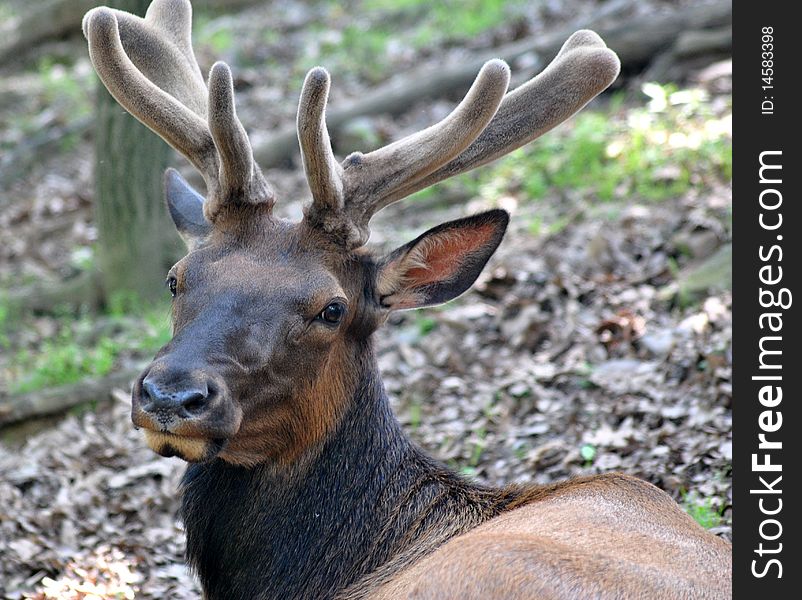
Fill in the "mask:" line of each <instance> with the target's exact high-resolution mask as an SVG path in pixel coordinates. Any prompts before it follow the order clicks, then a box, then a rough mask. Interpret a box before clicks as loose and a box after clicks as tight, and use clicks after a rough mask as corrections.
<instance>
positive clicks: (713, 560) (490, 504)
mask: <svg viewBox="0 0 802 600" xmlns="http://www.w3.org/2000/svg"><path fill="white" fill-rule="evenodd" d="M84 33H85V34H86V36H87V39H88V40H89V49H90V55H91V58H92V62H93V64H94V66H95V68H96V70H97V72H98V74H99V75H100V78H101V80H102V81H103V83H104V84H105V85H106V87H107V88H108V89H109V91H110V92H111V93H112V95H114V97H115V98H116V99H117V100H118V101H119V102H120V103H121V104H122V105H123V106H124V107H125V108H126V109H127V110H128V111H130V112H131V113H132V114H133V115H134V116H136V117H137V118H139V119H140V120H141V121H142V122H143V123H145V124H146V125H148V126H149V127H150V128H151V129H153V130H154V131H155V132H156V133H158V134H159V135H161V136H162V137H163V138H164V139H165V140H166V141H167V142H168V143H170V144H171V145H172V146H173V147H175V148H176V149H177V150H179V151H180V152H181V153H182V154H183V155H184V156H186V158H188V159H189V160H190V162H191V163H192V164H193V165H194V166H195V167H196V168H197V169H198V170H199V171H200V172H201V174H202V175H203V177H204V179H205V182H206V187H207V197H206V199H204V198H202V197H201V196H200V195H199V194H198V193H196V192H195V191H194V190H193V189H191V188H190V187H189V185H188V184H187V183H186V182H185V181H184V180H183V179H182V178H181V177H180V176H179V175H178V173H177V172H175V171H168V173H167V176H166V179H165V181H166V195H167V203H168V207H169V209H170V213H171V215H172V217H173V220H174V221H175V224H176V226H177V228H178V230H179V232H180V233H181V234H182V236H183V237H184V239H185V241H186V242H187V245H188V248H189V253H188V254H187V256H186V257H184V258H183V259H182V260H180V261H179V262H178V263H177V264H176V265H175V266H174V267H173V268H172V269H171V271H170V273H169V275H168V285H169V288H170V291H171V292H172V294H173V296H174V300H173V315H172V319H173V328H174V336H173V339H172V340H171V341H170V342H169V343H168V344H167V345H166V346H164V348H162V349H161V350H160V351H159V353H158V354H157V355H156V358H155V359H154V361H153V362H152V363H151V364H150V365H149V366H148V368H147V369H146V370H145V371H144V372H143V373H142V375H141V376H140V377H139V379H138V380H137V382H136V383H135V386H134V390H133V398H132V419H133V422H134V423H135V424H136V425H137V426H139V427H141V428H142V429H143V430H144V433H145V438H146V441H147V443H148V445H149V446H150V447H151V448H152V449H153V450H155V451H156V452H158V453H160V454H162V455H165V456H172V455H176V456H179V457H181V458H183V459H185V460H187V461H189V463H190V464H189V466H188V468H187V471H186V474H185V476H184V480H183V485H182V492H183V504H182V516H183V519H184V523H185V527H186V532H187V558H188V560H189V563H190V564H191V566H192V567H193V568H194V570H195V571H196V572H197V574H198V576H199V578H200V581H201V584H202V586H203V590H204V595H205V597H207V598H212V599H232V598H233V599H237V598H243V599H245V598H247V599H252V598H262V599H267V598H282V599H289V598H310V599H312V598H314V599H318V598H352V599H355V598H388V599H390V598H393V599H396V598H477V599H479V598H481V599H488V598H509V599H515V598H570V599H575V598H585V597H594V598H649V599H655V598H696V597H698V598H722V597H728V596H729V595H730V594H731V589H730V570H731V558H730V546H729V544H727V543H726V542H724V541H722V540H720V539H719V538H717V537H715V536H713V535H711V534H709V533H707V532H705V531H704V530H703V529H702V528H701V527H699V526H698V525H696V524H695V523H694V522H693V521H692V520H691V519H690V518H689V517H688V516H687V515H685V514H684V512H683V511H682V510H681V509H680V508H679V507H678V506H677V505H676V503H674V502H673V500H672V499H671V498H670V497H669V496H668V495H667V494H665V493H664V492H662V491H660V490H658V489H657V488H655V487H654V486H652V485H651V484H648V483H646V482H643V481H640V480H638V479H635V478H633V477H629V476H626V475H621V474H610V475H601V476H595V477H585V478H579V479H573V480H570V481H566V482H564V483H559V484H554V485H549V486H540V487H518V486H510V487H506V488H489V487H483V486H479V485H476V484H474V483H471V482H469V481H466V480H465V479H463V478H461V477H460V476H458V475H457V474H455V473H453V472H452V471H450V470H449V469H447V468H446V467H444V466H443V465H441V464H439V463H437V462H436V461H434V460H432V459H431V458H429V457H428V456H427V455H425V454H424V453H423V452H422V451H421V450H420V449H418V448H417V447H416V446H415V445H414V444H413V443H412V442H411V441H410V439H409V438H408V437H407V436H406V434H405V433H404V432H403V431H402V430H401V428H400V426H399V424H398V422H397V421H396V419H395V417H394V416H393V413H392V411H391V409H390V405H389V402H388V399H387V396H386V394H385V391H384V388H383V386H382V383H381V379H380V375H379V372H378V367H377V362H376V357H375V355H374V352H373V346H372V343H371V336H372V333H373V332H374V330H376V329H377V328H378V327H379V326H380V325H381V324H382V323H383V322H384V321H385V320H386V318H387V316H388V314H389V313H390V312H392V311H394V310H402V309H411V308H417V307H422V306H428V305H432V304H439V303H442V302H445V301H448V300H450V299H451V298H454V297H456V296H458V295H459V294H461V293H462V292H464V291H465V290H466V289H467V288H468V287H469V286H470V285H471V284H472V283H473V281H474V280H475V279H476V277H477V276H478V274H479V272H480V271H481V269H482V268H483V266H484V265H485V263H486V262H487V260H488V258H489V257H490V255H491V254H492V253H493V252H494V251H495V249H496V247H497V246H498V244H499V243H500V241H501V238H502V236H503V234H504V231H505V228H506V226H507V220H508V217H507V214H506V213H505V212H503V211H500V210H491V211H489V212H485V213H482V214H479V215H475V216H471V217H467V218H464V219H460V220H457V221H452V222H448V223H445V224H443V225H440V226H438V227H435V228H434V229H431V230H429V231H427V232H426V233H424V234H422V235H421V236H420V237H418V238H417V239H415V240H413V241H412V242H410V243H408V244H406V245H404V246H402V247H400V248H398V249H397V250H395V251H393V252H390V253H389V254H387V255H384V256H377V255H375V254H373V253H372V252H370V251H368V250H366V249H365V248H364V245H365V243H366V242H367V239H368V236H369V229H368V226H369V221H370V218H371V216H372V215H373V214H374V213H375V212H376V211H378V210H380V209H381V208H383V207H385V206H387V205H388V204H390V203H392V202H395V201H397V200H400V199H402V198H404V197H406V196H408V195H409V194H411V193H413V192H415V191H417V190H419V189H422V188H424V187H427V186H429V185H432V184H433V183H435V182H437V181H440V180H443V179H445V178H447V177H450V176H452V175H455V174H458V173H461V172H464V171H467V170H469V169H472V168H474V167H476V166H478V165H481V164H484V163H486V162H488V161H490V160H493V159H494V158H497V157H499V156H501V155H503V154H505V153H507V152H510V151H511V150H513V149H515V148H517V147H519V146H521V145H523V144H525V143H527V142H529V141H531V140H532V139H534V138H536V137H538V136H539V135H541V134H542V133H544V132H546V131H548V130H549V129H551V128H552V127H554V126H555V125H557V124H558V123H560V122H561V121H563V120H565V119H566V118H568V117H569V116H571V115H572V114H573V113H575V112H576V111H578V110H579V109H581V108H582V107H583V106H584V105H585V104H586V103H587V102H588V101H590V100H591V99H592V98H593V97H594V96H596V95H597V94H598V93H600V92H601V91H602V90H604V89H605V88H606V87H607V86H608V85H609V84H610V83H611V82H612V81H613V80H614V79H615V77H616V76H617V74H618V69H619V64H618V59H617V58H616V56H615V54H614V53H613V52H611V51H610V50H609V49H607V48H606V47H605V45H604V43H603V42H602V41H601V39H599V37H598V36H596V34H594V33H592V32H589V31H580V32H577V33H576V34H574V35H573V36H572V37H571V38H570V39H569V40H568V41H567V42H566V43H565V45H564V46H563V48H562V50H561V51H560V53H559V54H558V56H557V57H556V58H555V59H554V61H553V62H552V63H551V65H549V66H548V67H547V68H546V69H545V71H544V72H543V73H541V74H540V75H539V76H538V77H536V78H534V79H533V80H531V81H530V82H528V83H526V84H524V85H523V86H521V87H519V88H518V89H516V90H514V91H512V92H509V93H508V92H507V85H508V82H509V70H508V68H507V66H506V65H505V64H504V63H503V62H501V61H498V60H493V61H490V62H488V63H487V64H486V65H485V66H484V67H483V68H482V70H481V71H480V73H479V75H478V77H477V79H476V81H475V83H474V84H473V86H472V87H471V89H470V91H469V92H468V94H467V96H466V97H465V99H464V100H463V101H462V103H461V104H460V105H459V106H458V107H457V108H456V109H455V110H454V112H453V113H452V114H451V115H449V116H448V117H447V118H446V119H444V120H443V121H442V122H440V123H438V124H436V125H434V126H432V127H430V128H429V129H426V130H424V131H421V132H419V133H417V134H414V135H412V136H410V137H408V138H405V139H403V140H400V141H398V142H395V143H393V144H390V145H389V146H386V147H384V148H382V149H379V150H376V151H374V152H370V153H368V154H361V153H355V154H352V155H350V156H348V157H347V158H346V159H345V160H344V161H342V162H341V163H340V162H337V161H336V160H335V158H334V155H333V153H332V150H331V145H330V143H329V136H328V133H327V130H326V126H325V106H326V102H327V97H328V89H329V76H328V73H326V71H325V70H323V69H321V68H315V69H313V70H312V71H311V72H310V73H309V74H308V75H307V77H306V80H305V82H304V86H303V91H302V94H301V99H300V105H299V110H298V137H299V141H300V146H301V152H302V157H303V165H304V169H305V171H306V175H307V179H308V181H309V185H310V188H311V190H312V197H313V201H312V203H311V205H310V206H308V207H307V208H306V210H305V215H304V218H303V220H302V221H301V222H299V223H292V222H288V221H285V220H282V219H279V218H277V217H275V216H274V215H273V214H272V208H273V204H274V195H273V192H272V190H271V188H270V186H269V185H268V183H267V182H266V181H265V179H264V177H263V176H262V174H261V172H260V170H259V167H258V166H257V165H256V164H255V163H254V160H253V157H252V150H251V145H250V143H249V141H248V137H247V135H246V133H245V130H244V128H243V126H242V125H241V124H240V122H239V120H238V118H237V116H236V111H235V105H234V94H233V84H232V77H231V72H230V70H229V68H228V67H227V66H226V65H225V64H223V63H217V64H215V65H214V66H213V67H212V69H211V73H210V75H209V78H208V84H207V83H206V82H205V81H204V78H203V76H202V74H201V71H200V69H199V67H198V64H197V62H196V60H195V56H194V53H193V50H192V45H191V6H190V5H189V2H188V1H187V0H155V1H154V2H153V3H152V4H151V6H150V8H149V10H148V13H147V15H146V17H145V18H144V19H141V18H139V17H135V16H133V15H130V14H127V13H124V12H120V11H117V10H112V9H108V8H105V7H104V8H98V9H94V10H93V11H90V12H89V13H88V14H87V16H86V17H85V19H84Z"/></svg>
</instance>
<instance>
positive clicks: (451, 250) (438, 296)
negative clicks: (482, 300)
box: [376, 210, 510, 310]
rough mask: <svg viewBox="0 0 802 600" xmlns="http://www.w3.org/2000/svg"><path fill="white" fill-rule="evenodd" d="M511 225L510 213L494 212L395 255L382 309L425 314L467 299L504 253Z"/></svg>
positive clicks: (442, 228) (430, 234)
mask: <svg viewBox="0 0 802 600" xmlns="http://www.w3.org/2000/svg"><path fill="white" fill-rule="evenodd" d="M509 219H510V218H509V215H508V214H507V213H506V212H505V211H503V210H491V211H488V212H485V213H481V214H478V215H474V216H472V217H467V218H464V219H459V220H457V221H449V222H448V223H443V224H442V225H438V226H437V227H435V228H433V229H430V230H429V231H427V232H426V233H424V234H423V235H421V236H420V237H418V238H417V239H415V240H413V241H411V242H409V243H408V244H405V245H404V246H401V247H400V248H398V249H397V250H395V251H394V252H392V253H391V254H390V255H389V256H387V257H386V258H385V259H384V260H382V261H381V264H380V267H379V273H378V279H377V286H376V289H377V292H378V296H379V299H380V302H381V305H382V306H383V307H384V308H387V309H389V310H400V309H406V308H420V307H422V306H431V305H433V304H442V303H443V302H448V301H449V300H452V299H454V298H456V297H457V296H459V295H460V294H462V293H463V292H464V291H465V290H467V289H468V288H469V287H470V286H471V285H472V284H473V282H474V281H476V278H477V277H478V276H479V273H480V272H481V271H482V269H483V268H484V266H485V264H486V263H487V261H488V259H489V258H490V256H491V255H492V254H493V252H495V251H496V248H498V245H499V244H500V243H501V238H502V237H503V236H504V232H505V231H506V229H507V223H508V222H509Z"/></svg>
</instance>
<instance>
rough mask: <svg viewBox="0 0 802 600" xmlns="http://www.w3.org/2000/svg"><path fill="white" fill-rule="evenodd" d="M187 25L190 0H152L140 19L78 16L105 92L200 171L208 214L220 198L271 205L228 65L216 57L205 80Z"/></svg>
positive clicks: (105, 11)
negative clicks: (239, 115)
mask: <svg viewBox="0 0 802 600" xmlns="http://www.w3.org/2000/svg"><path fill="white" fill-rule="evenodd" d="M191 26H192V6H191V4H190V3H189V0H154V1H153V2H152V3H151V5H150V7H149V8H148V11H147V14H146V15H145V18H144V19H142V18H140V17H137V16H134V15H131V14H129V13H126V12H123V11H120V10H115V9H111V8H107V7H100V8H95V9H93V10H91V11H89V12H88V13H87V14H86V16H84V20H83V31H84V35H85V36H86V38H87V40H88V41H89V55H90V57H91V59H92V64H93V65H94V67H95V70H96V71H97V73H98V75H99V76H100V79H101V81H102V82H103V84H104V85H105V86H106V87H107V88H108V90H109V92H111V94H112V96H114V98H115V99H116V100H117V101H118V102H119V103H120V104H121V105H122V106H123V107H125V109H126V110H128V112H130V113H131V114H132V115H134V116H135V117H136V118H137V119H139V120H140V121H142V122H143V123H144V124H145V125H147V126H148V127H149V128H150V129H152V130H153V131H155V132H156V133H157V134H159V135H160V136H161V137H162V138H164V140H165V141H166V142H167V143H169V144H170V145H171V146H173V147H174V148H175V149H176V150H178V151H179V152H180V153H181V154H183V155H184V156H185V157H186V158H187V159H189V161H190V162H191V163H192V164H193V165H194V166H195V167H196V168H197V169H198V171H200V173H201V174H202V175H203V178H204V179H205V181H206V186H207V188H208V198H207V202H206V203H205V205H204V212H205V214H206V217H207V218H208V219H209V220H210V221H214V219H215V217H216V215H217V214H218V212H219V210H220V207H221V206H222V205H223V204H225V203H268V204H269V205H271V206H272V204H273V201H274V198H273V192H272V190H271V189H270V186H269V185H268V184H267V182H266V181H265V179H264V177H263V176H262V173H261V171H260V170H259V167H258V166H257V165H256V163H255V162H254V160H253V151H252V149H251V144H250V141H249V140H248V135H247V134H246V133H245V129H244V128H243V126H242V124H241V123H240V121H239V119H238V118H237V113H236V109H235V106H234V86H233V82H232V77H231V70H230V69H229V68H228V66H227V65H226V64H225V63H222V62H218V63H216V64H215V65H214V66H213V67H212V69H211V72H210V74H209V84H208V87H207V86H206V84H205V83H204V81H203V76H202V75H201V70H200V68H199V67H198V63H197V61H196V59H195V53H194V52H193V50H192V39H191V37H192V34H191Z"/></svg>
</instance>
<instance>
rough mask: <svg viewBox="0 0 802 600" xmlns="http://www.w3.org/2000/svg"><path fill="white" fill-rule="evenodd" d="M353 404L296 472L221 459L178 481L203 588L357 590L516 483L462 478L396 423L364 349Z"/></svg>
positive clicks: (490, 510) (287, 594)
mask: <svg viewBox="0 0 802 600" xmlns="http://www.w3.org/2000/svg"><path fill="white" fill-rule="evenodd" d="M367 354H368V355H369V359H368V361H367V363H366V364H365V365H364V372H363V373H362V377H361V378H360V379H361V382H360V383H361V384H360V386H359V389H358V390H357V392H356V394H355V399H354V402H353V404H352V408H351V410H350V412H349V413H348V414H346V415H345V417H344V418H343V420H342V423H341V425H340V427H339V429H338V430H337V431H335V432H334V433H333V434H332V435H331V436H330V438H329V439H328V440H327V441H326V442H325V444H324V445H323V447H322V448H320V450H319V452H318V453H316V456H314V457H312V458H311V459H310V460H308V461H306V463H305V464H304V465H303V467H299V468H298V469H297V470H296V471H294V472H289V473H288V472H278V471H277V470H276V469H274V468H272V467H269V466H262V467H256V468H244V467H236V466H232V465H230V464H228V463H225V462H223V461H221V460H214V461H212V462H209V463H203V464H193V465H190V467H189V468H188V469H187V472H186V474H185V476H184V481H183V491H184V497H183V508H182V512H183V518H184V523H185V527H186V531H187V557H188V559H189V561H190V564H191V565H192V567H193V568H194V569H195V570H196V572H197V573H198V574H199V576H200V579H201V582H202V584H203V587H204V591H205V593H206V597H208V598H210V599H218V598H220V599H222V598H226V599H236V598H312V597H314V598H321V599H323V598H333V597H335V596H337V595H342V592H343V590H344V589H345V588H346V587H348V586H353V587H352V590H351V592H349V594H348V596H350V597H359V596H360V595H361V594H362V593H363V592H368V591H370V589H371V588H372V587H373V586H374V585H376V584H378V583H380V582H381V581H382V580H383V579H384V578H385V577H387V576H389V575H392V574H393V573H395V572H397V571H398V570H399V569H401V568H402V567H403V566H405V565H406V564H408V563H409V562H410V561H411V560H414V559H415V558H417V557H419V556H421V555H423V554H426V553H428V552H430V551H431V550H433V549H434V548H436V547H437V546H438V545H440V544H441V543H442V542H444V541H445V540H447V539H449V538H451V537H453V536H454V535H457V534H459V533H462V532H463V531H466V530H468V529H471V528H472V527H475V526H476V525H479V524H480V523H482V522H484V521H486V520H487V519H489V518H491V517H493V516H495V515H497V514H498V513H499V512H500V511H501V510H503V509H504V507H505V505H507V504H509V503H510V502H511V501H512V500H513V497H514V496H517V493H516V492H515V491H514V490H508V491H502V490H494V489H491V488H484V487H480V486H477V485H475V484H472V483H469V482H467V481H465V480H463V479H462V478H460V477H459V476H458V475H456V474H455V473H453V472H452V471H450V470H449V469H447V468H446V467H444V466H443V465H440V464H439V463H437V462H435V461H433V460H432V459H431V458H429V457H428V456H426V455H425V454H424V453H423V452H422V451H421V450H419V449H418V448H417V447H416V446H415V445H414V444H413V443H412V442H411V441H410V440H409V438H408V437H407V436H406V434H405V433H404V432H403V431H402V430H401V428H400V425H399V423H398V421H397V420H396V419H395V417H394V415H393V414H392V411H391V409H390V406H389V403H388V400H387V397H386V394H385V392H384V389H383V386H382V384H381V381H380V379H379V378H378V376H377V373H378V371H377V369H376V366H375V359H374V358H373V355H372V353H370V352H368V353H367Z"/></svg>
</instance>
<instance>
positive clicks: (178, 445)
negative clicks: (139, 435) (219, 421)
mask: <svg viewBox="0 0 802 600" xmlns="http://www.w3.org/2000/svg"><path fill="white" fill-rule="evenodd" d="M145 442H146V443H147V445H148V447H150V449H151V450H153V451H154V452H155V453H156V454H159V455H160V456H164V457H165V458H171V457H173V456H177V457H178V458H180V459H183V460H185V461H187V462H206V461H209V460H212V459H213V458H215V457H216V456H217V455H218V454H219V453H220V452H221V451H222V450H223V448H224V447H225V445H226V443H227V442H228V440H226V439H207V438H195V437H189V436H183V435H176V434H175V433H169V432H163V431H153V430H152V429H145Z"/></svg>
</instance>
